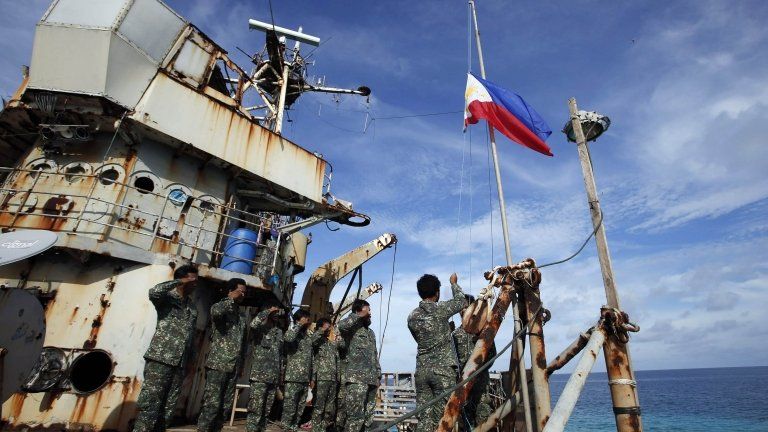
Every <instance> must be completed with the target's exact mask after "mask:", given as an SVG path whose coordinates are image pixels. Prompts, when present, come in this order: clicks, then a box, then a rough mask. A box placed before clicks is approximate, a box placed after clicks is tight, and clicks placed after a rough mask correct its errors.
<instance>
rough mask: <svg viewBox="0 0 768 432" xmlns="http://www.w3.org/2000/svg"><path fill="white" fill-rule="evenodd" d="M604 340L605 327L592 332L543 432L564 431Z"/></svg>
mask: <svg viewBox="0 0 768 432" xmlns="http://www.w3.org/2000/svg"><path fill="white" fill-rule="evenodd" d="M603 342H605V332H604V331H603V329H597V330H596V331H594V332H592V336H590V337H589V342H588V343H587V346H586V347H585V351H584V354H582V355H581V358H580V359H579V363H578V364H577V365H576V369H574V371H573V373H572V374H571V377H570V378H568V382H567V383H566V384H565V388H564V389H563V393H562V394H560V399H558V400H557V404H556V405H555V409H554V410H552V417H550V418H549V421H548V422H547V425H546V426H544V431H543V432H562V431H563V429H565V424H566V423H568V419H569V418H570V417H571V413H572V412H573V408H574V407H575V406H576V401H578V400H579V395H580V394H581V390H582V389H583V388H584V384H586V382H587V377H588V376H589V372H590V371H591V370H592V367H593V366H594V365H595V361H596V360H597V353H598V352H599V351H600V347H601V346H602V345H603Z"/></svg>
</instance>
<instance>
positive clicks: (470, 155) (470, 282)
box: [467, 129, 493, 292]
mask: <svg viewBox="0 0 768 432" xmlns="http://www.w3.org/2000/svg"><path fill="white" fill-rule="evenodd" d="M474 195H475V194H474V190H473V189H472V130H471V129H470V130H469V218H468V220H467V225H469V274H473V273H472V249H473V248H472V210H474V200H473V197H474ZM491 268H493V267H491ZM469 292H473V290H472V278H469Z"/></svg>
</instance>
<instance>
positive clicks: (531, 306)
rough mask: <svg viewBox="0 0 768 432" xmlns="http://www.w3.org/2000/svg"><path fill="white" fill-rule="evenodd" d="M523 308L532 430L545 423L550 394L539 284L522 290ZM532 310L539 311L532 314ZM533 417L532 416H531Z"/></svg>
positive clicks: (542, 426) (541, 427)
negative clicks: (526, 320)
mask: <svg viewBox="0 0 768 432" xmlns="http://www.w3.org/2000/svg"><path fill="white" fill-rule="evenodd" d="M523 298H524V299H525V308H526V311H527V315H528V322H530V331H529V333H528V343H529V345H530V347H531V350H530V351H531V379H532V381H533V398H534V402H535V403H534V405H533V411H534V412H533V414H534V416H535V417H536V419H535V421H536V423H535V424H534V428H533V429H534V430H536V431H541V430H542V429H544V425H546V424H547V420H548V419H549V415H550V413H551V410H552V408H551V406H552V405H551V404H552V401H551V396H550V393H549V374H547V354H546V351H545V346H544V323H543V319H542V312H541V309H540V307H541V298H540V296H539V285H538V284H533V286H531V287H529V288H527V289H525V290H524V291H523ZM534 311H539V312H536V313H535V314H534ZM532 417H533V416H532Z"/></svg>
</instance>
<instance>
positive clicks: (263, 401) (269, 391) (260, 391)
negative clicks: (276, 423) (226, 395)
mask: <svg viewBox="0 0 768 432" xmlns="http://www.w3.org/2000/svg"><path fill="white" fill-rule="evenodd" d="M276 388H277V386H276V385H275V384H271V383H264V382H258V381H251V394H250V398H249V399H248V418H247V419H246V421H245V430H246V431H248V432H261V431H263V430H265V429H266V428H267V417H268V416H269V410H270V409H271V408H272V404H273V403H274V402H275V389H276Z"/></svg>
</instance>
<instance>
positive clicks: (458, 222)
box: [453, 133, 467, 270]
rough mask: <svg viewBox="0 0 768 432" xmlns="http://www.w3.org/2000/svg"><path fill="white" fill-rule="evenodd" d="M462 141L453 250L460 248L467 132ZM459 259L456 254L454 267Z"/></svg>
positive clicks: (454, 267)
mask: <svg viewBox="0 0 768 432" xmlns="http://www.w3.org/2000/svg"><path fill="white" fill-rule="evenodd" d="M461 138H462V143H461V170H460V171H459V173H460V174H459V208H458V210H457V212H456V213H457V214H456V240H455V241H454V244H453V250H458V247H459V232H460V230H459V227H460V226H461V204H462V200H463V198H464V160H465V157H466V155H465V153H466V147H467V134H466V133H464V134H461ZM457 261H458V255H456V258H455V259H454V262H453V269H454V270H456V265H457Z"/></svg>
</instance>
